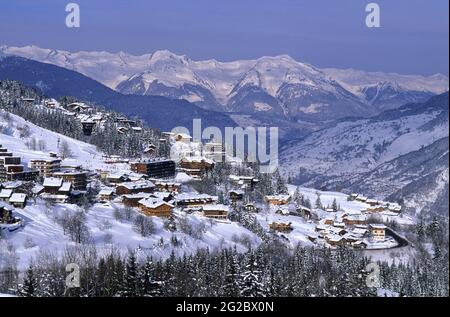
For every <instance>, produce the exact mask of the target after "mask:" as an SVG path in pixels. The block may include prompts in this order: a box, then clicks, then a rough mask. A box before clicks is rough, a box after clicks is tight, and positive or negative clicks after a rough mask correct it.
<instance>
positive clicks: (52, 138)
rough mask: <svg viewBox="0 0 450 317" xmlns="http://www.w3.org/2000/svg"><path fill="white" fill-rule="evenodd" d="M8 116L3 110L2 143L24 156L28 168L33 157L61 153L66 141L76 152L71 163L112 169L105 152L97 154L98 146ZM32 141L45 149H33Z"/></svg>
mask: <svg viewBox="0 0 450 317" xmlns="http://www.w3.org/2000/svg"><path fill="white" fill-rule="evenodd" d="M6 113H7V112H5V111H4V110H0V144H2V145H3V147H4V148H7V149H8V150H9V151H10V152H13V153H14V155H16V156H20V157H22V162H23V163H24V165H27V164H28V162H29V160H30V159H33V158H48V153H49V152H55V153H59V146H61V144H63V143H64V142H66V143H67V144H68V146H69V149H70V152H71V153H72V155H71V157H70V158H68V159H67V161H72V162H77V163H78V164H81V165H82V166H83V167H84V168H86V169H91V170H95V169H98V168H105V169H108V168H110V167H108V165H107V164H104V163H103V162H102V153H100V152H99V151H97V149H96V147H95V146H94V145H92V144H88V143H84V142H81V141H78V140H74V139H71V138H69V137H66V136H64V135H62V134H58V133H55V132H52V131H49V130H46V129H43V128H41V127H38V126H36V125H34V124H32V123H30V122H28V121H25V120H24V119H23V118H21V117H19V116H16V115H13V114H10V113H7V115H6ZM25 126H27V127H28V129H29V133H27V134H26V136H24V137H21V134H22V132H21V131H22V130H23V129H24V127H25ZM22 135H23V134H22ZM32 139H34V140H35V144H39V143H41V144H42V145H43V149H42V150H33V149H30V146H29V144H30V143H31V142H30V141H32ZM36 147H37V148H38V147H39V146H36Z"/></svg>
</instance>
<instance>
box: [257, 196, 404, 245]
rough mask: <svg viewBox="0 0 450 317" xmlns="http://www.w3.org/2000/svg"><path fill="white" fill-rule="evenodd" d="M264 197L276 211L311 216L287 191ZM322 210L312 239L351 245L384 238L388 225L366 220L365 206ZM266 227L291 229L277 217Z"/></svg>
mask: <svg viewBox="0 0 450 317" xmlns="http://www.w3.org/2000/svg"><path fill="white" fill-rule="evenodd" d="M264 199H265V201H266V203H267V204H268V205H269V206H271V209H272V211H274V213H275V214H278V215H281V216H300V217H303V218H304V219H305V220H310V219H311V216H312V211H311V209H309V208H307V207H304V206H297V205H295V204H294V203H292V202H291V197H290V195H285V194H283V195H269V196H265V197H264ZM364 202H365V203H366V204H369V203H371V200H369V203H367V199H366V200H365V201H364ZM369 206H370V207H372V206H383V207H384V206H386V208H391V209H394V208H395V210H398V208H399V207H400V206H399V205H397V204H395V203H386V202H382V203H380V202H377V204H373V205H371V204H369ZM400 209H401V207H400ZM324 213H325V214H326V215H327V216H325V217H324V218H322V219H319V220H318V222H317V223H316V227H315V232H314V233H310V234H309V235H308V238H309V240H310V241H312V242H314V243H318V244H325V245H329V246H332V247H335V246H340V245H346V246H351V247H353V248H366V247H367V246H368V244H369V243H370V244H376V243H380V242H384V241H385V240H386V229H387V227H386V226H385V225H384V224H371V223H369V222H368V216H369V214H368V213H369V212H368V211H367V210H366V209H365V210H361V211H358V212H356V211H353V212H345V211H342V210H341V211H339V212H338V211H336V210H334V209H332V208H327V209H325V210H324ZM319 214H320V213H319ZM279 219H282V218H279ZM269 228H270V229H271V230H272V231H277V232H282V233H289V232H291V231H292V230H293V228H292V223H291V222H288V221H285V222H283V221H280V220H277V221H273V222H272V223H269Z"/></svg>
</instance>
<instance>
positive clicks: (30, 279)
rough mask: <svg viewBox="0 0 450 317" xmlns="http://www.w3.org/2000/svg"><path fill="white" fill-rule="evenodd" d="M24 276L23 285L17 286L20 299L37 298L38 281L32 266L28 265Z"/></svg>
mask: <svg viewBox="0 0 450 317" xmlns="http://www.w3.org/2000/svg"><path fill="white" fill-rule="evenodd" d="M25 274H26V276H25V279H24V281H23V284H22V285H20V286H19V295H20V296H22V297H37V296H38V281H37V279H36V276H35V272H34V268H33V266H31V265H30V266H29V267H28V269H27V271H26V273H25Z"/></svg>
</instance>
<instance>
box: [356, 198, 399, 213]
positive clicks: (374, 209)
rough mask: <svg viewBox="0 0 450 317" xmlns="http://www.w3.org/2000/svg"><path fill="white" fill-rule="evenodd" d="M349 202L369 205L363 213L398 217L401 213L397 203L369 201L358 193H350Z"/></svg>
mask: <svg viewBox="0 0 450 317" xmlns="http://www.w3.org/2000/svg"><path fill="white" fill-rule="evenodd" d="M348 199H349V200H350V201H358V202H361V203H365V204H367V205H369V207H367V209H366V210H364V212H365V213H385V214H393V215H398V214H399V213H400V212H401V211H402V206H400V205H399V204H397V203H393V202H387V201H382V200H377V199H371V198H368V197H366V196H364V195H361V194H358V193H352V194H350V195H349V196H348Z"/></svg>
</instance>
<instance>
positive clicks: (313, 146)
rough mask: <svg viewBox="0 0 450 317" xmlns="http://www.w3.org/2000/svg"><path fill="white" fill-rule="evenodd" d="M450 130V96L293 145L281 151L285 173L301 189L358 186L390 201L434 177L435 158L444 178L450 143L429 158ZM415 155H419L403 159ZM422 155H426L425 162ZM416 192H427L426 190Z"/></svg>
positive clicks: (351, 123) (329, 130)
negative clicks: (432, 163) (432, 148)
mask: <svg viewBox="0 0 450 317" xmlns="http://www.w3.org/2000/svg"><path fill="white" fill-rule="evenodd" d="M448 128H449V121H448V93H446V94H443V95H439V96H436V97H433V98H431V99H430V101H428V102H426V103H423V104H410V105H406V106H403V107H401V108H400V109H396V110H390V111H386V112H384V113H382V114H380V115H379V116H377V117H375V118H372V119H364V120H354V121H342V122H338V123H337V124H335V125H333V126H331V127H329V128H326V129H323V130H321V131H318V132H315V133H313V134H311V135H309V136H308V137H306V138H304V139H302V140H298V141H294V142H291V143H289V144H288V145H287V146H285V147H284V148H283V149H282V150H281V165H282V168H283V170H284V173H285V174H286V175H290V176H291V177H293V178H295V179H296V181H297V183H299V184H305V185H307V186H312V187H316V188H321V187H322V186H328V187H331V188H334V187H340V188H347V189H348V188H352V187H355V188H357V189H359V190H366V191H367V192H368V193H370V194H371V195H374V196H377V197H380V198H385V197H387V196H389V195H394V194H395V193H397V191H399V190H400V189H401V188H403V187H404V186H407V185H408V184H410V183H412V182H414V181H418V180H419V179H420V178H423V177H425V176H426V175H427V174H428V172H431V169H430V167H427V164H429V160H431V159H434V160H436V161H435V163H437V162H440V166H439V168H438V167H437V166H433V168H438V169H437V172H438V174H439V173H441V172H442V171H443V170H445V167H447V169H448V165H447V166H446V164H444V163H445V162H446V161H445V157H444V159H442V160H441V161H439V160H438V157H440V156H442V155H444V156H445V150H446V151H447V152H448V141H447V143H445V140H444V141H440V142H441V143H440V145H441V146H440V147H438V148H439V149H441V150H437V151H435V153H436V155H431V156H427V154H426V151H427V147H428V146H431V145H432V144H433V143H435V142H437V141H439V140H442V139H445V138H448ZM447 140H448V139H447ZM415 151H417V153H416V154H415V155H411V157H409V158H408V157H406V158H402V157H403V156H405V155H407V154H409V153H413V152H415ZM419 154H420V155H423V157H424V158H423V159H422V160H419ZM447 155H448V154H447ZM413 158H415V160H413ZM400 162H401V165H399V164H400ZM442 162H444V163H442ZM400 167H401V168H400ZM387 170H388V172H386V171H387ZM383 171H384V172H385V173H383ZM408 173H409V174H408ZM447 173H448V172H447ZM399 174H400V175H399ZM439 175H440V174H439ZM444 178H445V177H444ZM447 178H448V177H447ZM358 184H359V185H358ZM377 184H378V185H377ZM444 187H445V186H444ZM447 187H448V182H447ZM416 190H417V193H420V192H421V188H420V187H419V188H416Z"/></svg>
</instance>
